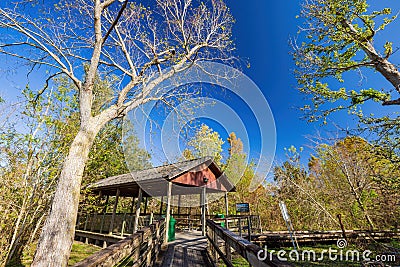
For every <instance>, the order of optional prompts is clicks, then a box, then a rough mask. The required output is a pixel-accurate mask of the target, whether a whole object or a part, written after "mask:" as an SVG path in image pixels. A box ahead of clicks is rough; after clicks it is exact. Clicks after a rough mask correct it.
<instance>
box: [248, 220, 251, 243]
mask: <svg viewBox="0 0 400 267" xmlns="http://www.w3.org/2000/svg"><path fill="white" fill-rule="evenodd" d="M247 236H248V239H249V241H250V242H251V218H250V216H247Z"/></svg>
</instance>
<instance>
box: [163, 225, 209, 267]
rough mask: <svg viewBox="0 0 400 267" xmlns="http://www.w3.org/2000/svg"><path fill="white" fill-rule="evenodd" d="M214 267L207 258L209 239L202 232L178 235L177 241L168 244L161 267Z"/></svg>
mask: <svg viewBox="0 0 400 267" xmlns="http://www.w3.org/2000/svg"><path fill="white" fill-rule="evenodd" d="M172 266H173V267H175V266H176V267H200V266H201V267H204V266H213V265H211V263H210V261H209V260H208V257H207V239H206V238H205V237H203V236H202V235H201V232H200V231H191V232H181V233H176V240H175V241H174V242H170V243H168V249H167V251H166V252H165V255H164V259H163V262H162V264H161V267H172Z"/></svg>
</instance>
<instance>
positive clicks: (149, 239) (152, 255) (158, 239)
mask: <svg viewBox="0 0 400 267" xmlns="http://www.w3.org/2000/svg"><path fill="white" fill-rule="evenodd" d="M164 229H165V219H161V220H159V221H157V222H155V223H153V224H151V225H150V226H149V227H145V228H143V229H141V230H140V231H137V232H136V233H134V234H133V235H131V236H129V237H127V238H125V239H123V240H121V241H119V242H118V243H115V244H114V245H111V246H109V247H106V248H104V249H102V250H100V251H98V252H96V253H94V254H93V255H91V256H89V257H87V258H86V259H84V260H83V261H81V262H78V263H76V264H75V265H74V267H100V266H101V267H109V266H110V267H111V266H115V265H118V264H120V263H123V262H128V261H129V262H131V264H133V265H134V266H152V264H153V263H154V262H155V260H156V258H157V256H158V253H159V251H160V249H161V245H162V243H163V241H164V239H165V231H164Z"/></svg>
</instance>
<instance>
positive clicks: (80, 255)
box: [7, 241, 101, 267]
mask: <svg viewBox="0 0 400 267" xmlns="http://www.w3.org/2000/svg"><path fill="white" fill-rule="evenodd" d="M35 249H36V243H34V244H32V245H30V246H29V247H27V248H25V250H24V252H23V255H22V257H21V259H20V260H15V261H13V262H11V263H10V264H8V265H7V267H28V266H30V265H31V263H32V259H33V254H34V252H35ZM100 249H101V248H99V247H96V246H94V245H90V244H85V243H82V242H78V241H74V243H73V244H72V250H71V255H70V257H69V261H68V266H72V265H74V264H75V263H77V262H80V261H81V260H83V259H85V258H87V257H89V256H90V255H92V254H93V253H95V252H97V251H99V250H100Z"/></svg>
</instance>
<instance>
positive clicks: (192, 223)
mask: <svg viewBox="0 0 400 267" xmlns="http://www.w3.org/2000/svg"><path fill="white" fill-rule="evenodd" d="M172 217H174V218H175V219H176V221H177V224H176V227H177V228H179V229H184V230H192V229H197V228H200V227H201V215H199V214H173V215H172ZM206 218H207V219H211V220H213V221H215V222H221V223H222V222H223V223H225V225H227V228H228V229H229V230H230V231H231V232H234V233H237V234H239V235H240V236H248V234H249V232H250V233H251V234H260V233H262V227H261V222H260V216H259V215H230V216H228V217H227V218H215V215H206ZM249 226H250V227H249Z"/></svg>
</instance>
